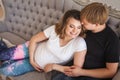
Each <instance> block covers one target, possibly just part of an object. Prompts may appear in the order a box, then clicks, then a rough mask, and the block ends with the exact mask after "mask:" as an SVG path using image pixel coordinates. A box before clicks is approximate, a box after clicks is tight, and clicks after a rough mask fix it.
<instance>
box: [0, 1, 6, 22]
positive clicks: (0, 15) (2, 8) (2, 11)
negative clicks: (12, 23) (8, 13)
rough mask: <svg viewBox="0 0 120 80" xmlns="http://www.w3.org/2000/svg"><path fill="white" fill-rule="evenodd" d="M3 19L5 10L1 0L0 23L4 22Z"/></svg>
mask: <svg viewBox="0 0 120 80" xmlns="http://www.w3.org/2000/svg"><path fill="white" fill-rule="evenodd" d="M4 19H5V9H4V6H3V2H2V0H0V21H4Z"/></svg>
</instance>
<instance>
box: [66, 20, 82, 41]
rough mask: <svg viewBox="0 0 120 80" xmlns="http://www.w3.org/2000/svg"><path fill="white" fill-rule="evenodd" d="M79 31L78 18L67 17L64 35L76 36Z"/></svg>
mask: <svg viewBox="0 0 120 80" xmlns="http://www.w3.org/2000/svg"><path fill="white" fill-rule="evenodd" d="M80 32H81V23H80V21H79V20H76V19H74V18H69V19H68V21H67V24H66V29H65V37H69V38H71V39H72V38H76V37H77V36H78V35H79V34H80Z"/></svg>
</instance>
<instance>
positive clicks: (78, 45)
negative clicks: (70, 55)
mask: <svg viewBox="0 0 120 80" xmlns="http://www.w3.org/2000/svg"><path fill="white" fill-rule="evenodd" d="M75 47H76V48H75V52H78V51H83V50H86V49H87V46H86V42H85V40H84V39H83V38H82V37H80V38H78V39H77V41H76V44H75Z"/></svg>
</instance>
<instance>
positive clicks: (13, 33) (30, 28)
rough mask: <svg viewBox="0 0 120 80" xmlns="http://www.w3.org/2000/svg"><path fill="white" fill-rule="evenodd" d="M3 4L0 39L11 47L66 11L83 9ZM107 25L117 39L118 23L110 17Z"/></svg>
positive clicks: (25, 0)
mask: <svg viewBox="0 0 120 80" xmlns="http://www.w3.org/2000/svg"><path fill="white" fill-rule="evenodd" d="M2 1H3V5H4V8H5V13H6V14H5V20H4V21H2V22H0V37H3V38H5V39H7V40H9V41H10V42H12V43H13V44H21V43H24V42H25V41H27V40H29V39H30V38H31V37H32V36H33V35H35V34H37V33H38V32H40V31H43V30H44V29H46V28H47V27H49V26H51V25H53V24H55V23H57V22H58V21H59V20H60V19H61V18H62V16H63V14H64V12H66V11H67V10H70V9H77V10H81V9H82V8H83V7H84V6H82V5H78V4H76V3H75V2H73V0H2ZM107 23H108V24H109V25H111V28H112V29H113V30H114V31H115V32H116V34H117V35H118V36H119V38H120V19H116V18H112V17H110V19H109V20H108V22H107ZM41 76H42V77H44V76H45V75H43V74H40V73H38V72H36V71H34V72H29V73H27V74H24V75H21V76H17V77H12V78H13V80H40V77H41ZM47 77H48V76H47ZM47 77H46V79H45V80H48V79H47ZM42 80H44V79H42Z"/></svg>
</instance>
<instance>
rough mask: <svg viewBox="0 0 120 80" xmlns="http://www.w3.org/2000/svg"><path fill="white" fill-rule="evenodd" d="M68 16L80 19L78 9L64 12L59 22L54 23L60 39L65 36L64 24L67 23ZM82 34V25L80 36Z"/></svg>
mask: <svg viewBox="0 0 120 80" xmlns="http://www.w3.org/2000/svg"><path fill="white" fill-rule="evenodd" d="M70 18H74V19H76V20H79V21H80V11H78V10H68V11H67V12H66V13H65V14H64V16H63V18H62V20H61V21H60V22H59V23H57V24H56V28H55V32H56V33H57V35H59V36H60V38H62V39H63V38H64V37H65V29H66V25H67V22H68V20H69V19H70ZM83 34H84V31H83V27H82V30H81V33H80V35H81V36H82V35H83Z"/></svg>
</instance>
